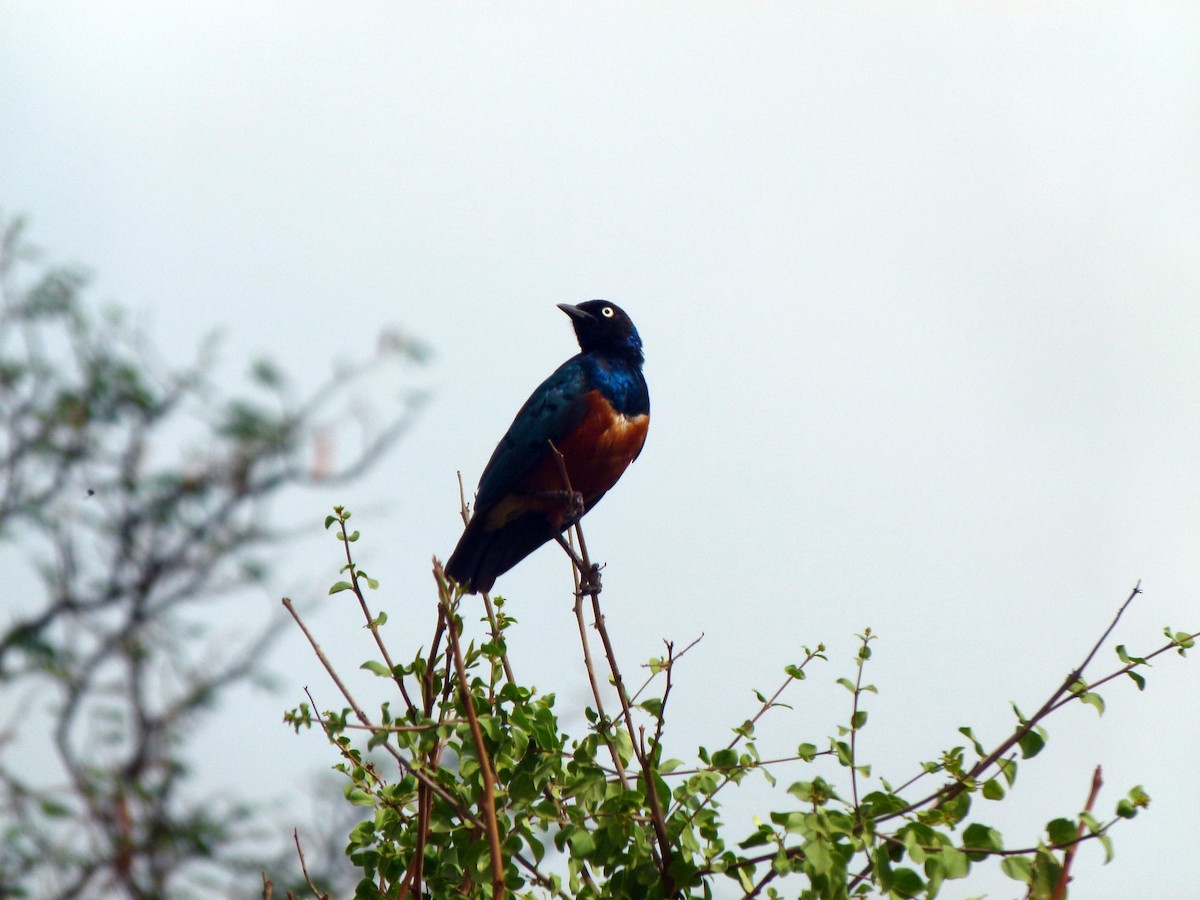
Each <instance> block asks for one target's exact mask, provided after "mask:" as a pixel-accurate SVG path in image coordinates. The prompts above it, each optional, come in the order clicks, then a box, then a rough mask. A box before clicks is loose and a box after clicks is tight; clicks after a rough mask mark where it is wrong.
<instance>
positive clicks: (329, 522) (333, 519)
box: [325, 516, 337, 531]
mask: <svg viewBox="0 0 1200 900" xmlns="http://www.w3.org/2000/svg"><path fill="white" fill-rule="evenodd" d="M336 521H337V516H326V517H325V530H326V531H328V530H329V526H330V525H332V524H333V523H334V522H336Z"/></svg>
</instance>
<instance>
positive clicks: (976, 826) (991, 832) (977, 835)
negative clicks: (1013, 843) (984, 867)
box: [963, 822, 1004, 860]
mask: <svg viewBox="0 0 1200 900" xmlns="http://www.w3.org/2000/svg"><path fill="white" fill-rule="evenodd" d="M963 846H964V847H966V848H967V850H978V851H983V852H980V853H977V854H971V858H972V859H975V860H980V859H983V857H984V852H987V853H994V852H996V851H998V850H1003V849H1004V839H1003V838H1002V837H1001V835H1000V832H999V831H997V830H996V829H995V828H989V827H988V826H987V825H981V824H980V823H978V822H973V823H972V824H970V825H968V826H967V827H966V829H965V830H964V831H963Z"/></svg>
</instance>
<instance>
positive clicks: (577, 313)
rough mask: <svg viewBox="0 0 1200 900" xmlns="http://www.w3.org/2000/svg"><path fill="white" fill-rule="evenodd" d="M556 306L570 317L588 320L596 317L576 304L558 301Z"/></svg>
mask: <svg viewBox="0 0 1200 900" xmlns="http://www.w3.org/2000/svg"><path fill="white" fill-rule="evenodd" d="M558 308H559V309H561V310H562V311H563V312H565V313H566V314H567V315H568V316H570V317H571V318H572V319H580V320H584V321H588V320H591V319H594V318H596V317H595V316H593V315H592V314H591V313H590V312H588V311H587V310H586V309H580V308H579V307H578V306H572V305H571V304H570V303H560V304H558Z"/></svg>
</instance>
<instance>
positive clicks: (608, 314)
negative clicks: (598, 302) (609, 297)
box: [600, 306, 616, 319]
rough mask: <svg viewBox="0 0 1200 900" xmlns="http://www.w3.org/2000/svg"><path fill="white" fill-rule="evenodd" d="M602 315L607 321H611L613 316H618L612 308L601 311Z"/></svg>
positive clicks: (607, 307)
mask: <svg viewBox="0 0 1200 900" xmlns="http://www.w3.org/2000/svg"><path fill="white" fill-rule="evenodd" d="M600 314H601V315H602V316H604V318H606V319H611V318H612V317H613V316H615V315H616V313H614V312H613V308H612V307H611V306H606V307H604V309H602V310H600Z"/></svg>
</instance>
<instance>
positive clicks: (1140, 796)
mask: <svg viewBox="0 0 1200 900" xmlns="http://www.w3.org/2000/svg"><path fill="white" fill-rule="evenodd" d="M1149 805H1150V797H1149V796H1148V795H1147V794H1146V792H1145V791H1144V790H1142V786H1141V785H1140V784H1139V785H1138V786H1137V787H1135V788H1134V789H1133V790H1131V791H1130V792H1129V795H1128V797H1125V798H1123V799H1121V800H1120V801H1119V802H1118V803H1117V815H1118V816H1120V817H1121V818H1122V819H1132V818H1133V817H1134V816H1136V815H1137V814H1138V810H1139V809H1144V808H1145V807H1147V806H1149Z"/></svg>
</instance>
